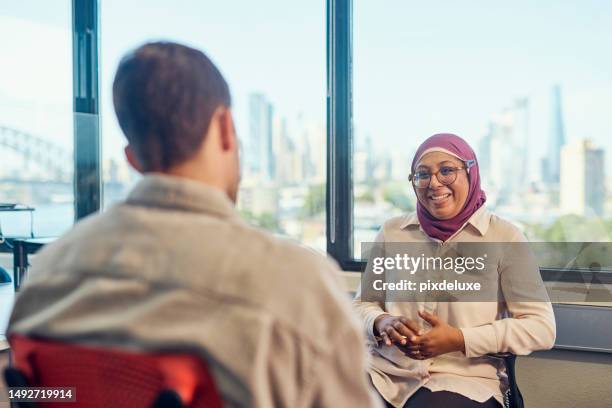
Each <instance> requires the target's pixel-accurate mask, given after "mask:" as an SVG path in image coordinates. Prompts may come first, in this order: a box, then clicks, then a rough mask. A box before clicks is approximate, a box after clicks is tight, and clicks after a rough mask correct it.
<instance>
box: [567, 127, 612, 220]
mask: <svg viewBox="0 0 612 408" xmlns="http://www.w3.org/2000/svg"><path fill="white" fill-rule="evenodd" d="M604 169H605V166H604V151H603V149H600V148H595V147H594V146H593V145H592V143H591V141H590V140H588V139H586V140H585V139H583V140H580V141H577V142H575V143H571V144H568V145H565V146H564V147H563V148H562V150H561V171H560V176H561V211H562V212H563V213H566V214H577V215H583V216H591V215H599V216H602V215H603V210H604V199H605V174H604Z"/></svg>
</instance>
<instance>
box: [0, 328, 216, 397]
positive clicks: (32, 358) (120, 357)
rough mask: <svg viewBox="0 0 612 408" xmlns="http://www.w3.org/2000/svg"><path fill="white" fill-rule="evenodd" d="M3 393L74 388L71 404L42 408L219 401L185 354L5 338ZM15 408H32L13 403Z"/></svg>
mask: <svg viewBox="0 0 612 408" xmlns="http://www.w3.org/2000/svg"><path fill="white" fill-rule="evenodd" d="M9 343H10V344H11V352H12V367H9V368H7V369H6V372H5V378H6V380H7V384H8V386H9V387H19V386H29V387H74V388H75V390H76V392H75V396H76V402H45V403H42V404H40V405H41V407H44V408H60V407H61V408H76V407H92V408H98V407H100V408H103V407H104V408H107V407H113V408H128V407H129V408H137V407H147V408H148V407H155V408H162V407H163V408H174V407H177V408H178V407H185V408H203V407H206V408H215V407H221V406H222V405H223V404H222V400H221V397H220V395H219V393H218V391H217V389H216V387H215V384H214V380H213V378H212V376H211V375H210V373H209V371H208V369H207V367H206V364H205V363H204V362H203V361H202V360H201V359H199V358H197V357H194V356H191V355H187V354H163V353H139V352H130V351H122V350H116V349H106V348H98V347H89V346H87V347H86V346H81V345H77V344H68V343H62V342H57V341H46V340H35V339H31V338H28V337H24V336H20V335H13V336H11V337H10V338H9ZM16 406H17V407H22V406H23V407H36V406H37V405H35V404H31V403H19V404H16Z"/></svg>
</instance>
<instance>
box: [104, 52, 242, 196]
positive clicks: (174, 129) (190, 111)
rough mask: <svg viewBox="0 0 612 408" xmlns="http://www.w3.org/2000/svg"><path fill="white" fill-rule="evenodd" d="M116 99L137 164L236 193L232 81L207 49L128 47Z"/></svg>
mask: <svg viewBox="0 0 612 408" xmlns="http://www.w3.org/2000/svg"><path fill="white" fill-rule="evenodd" d="M113 102H114V105H115V111H116V113H117V119H118V121H119V125H120V126H121V129H122V130H123V132H124V133H125V135H126V137H127V139H128V143H129V144H128V146H127V147H126V156H127V158H128V161H129V162H130V164H131V165H132V166H133V167H134V168H135V169H136V170H138V171H140V172H142V173H149V172H158V173H166V174H172V175H176V176H179V177H186V178H191V179H195V180H199V181H202V182H205V183H207V184H211V185H213V186H215V187H217V188H220V189H222V190H223V191H225V192H227V194H228V195H229V196H230V198H231V199H233V200H234V201H235V200H236V194H237V189H238V182H239V179H240V176H239V174H240V171H239V163H238V140H237V138H236V134H235V131H234V125H233V120H232V115H231V110H230V105H231V98H230V93H229V88H228V86H227V83H226V82H225V79H223V76H222V75H221V73H220V72H219V70H218V69H217V68H216V67H215V65H214V64H213V63H212V62H211V61H210V59H208V57H206V55H204V54H203V53H202V52H201V51H198V50H195V49H193V48H189V47H186V46H184V45H180V44H175V43H169V42H156V43H150V44H145V45H143V46H141V47H139V48H137V49H136V50H134V51H133V52H130V53H129V54H127V55H126V56H125V57H124V58H123V60H122V61H121V63H120V64H119V67H118V68H117V73H116V75H115V81H114V83H113Z"/></svg>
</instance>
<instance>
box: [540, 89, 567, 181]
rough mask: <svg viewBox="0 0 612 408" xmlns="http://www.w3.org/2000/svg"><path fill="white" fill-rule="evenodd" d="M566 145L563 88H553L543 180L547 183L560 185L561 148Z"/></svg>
mask: <svg viewBox="0 0 612 408" xmlns="http://www.w3.org/2000/svg"><path fill="white" fill-rule="evenodd" d="M564 144H565V129H564V126H563V112H562V110H561V86H560V85H559V84H557V85H555V86H553V88H552V91H551V124H550V135H549V139H548V152H547V155H546V160H545V163H546V166H545V174H543V180H544V181H545V182H547V183H558V182H559V177H560V159H561V148H562V147H563V145H564Z"/></svg>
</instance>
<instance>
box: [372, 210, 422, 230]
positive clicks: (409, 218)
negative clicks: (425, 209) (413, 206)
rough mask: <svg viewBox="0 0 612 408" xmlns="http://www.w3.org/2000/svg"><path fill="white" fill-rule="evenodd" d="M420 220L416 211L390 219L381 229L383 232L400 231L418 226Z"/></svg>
mask: <svg viewBox="0 0 612 408" xmlns="http://www.w3.org/2000/svg"><path fill="white" fill-rule="evenodd" d="M418 224H419V219H418V217H417V213H416V211H413V212H411V213H407V214H402V215H396V216H395V217H391V218H388V219H387V220H386V221H385V222H383V224H382V227H381V229H382V230H383V231H398V230H400V229H403V228H406V227H407V226H409V225H418Z"/></svg>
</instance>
